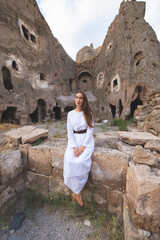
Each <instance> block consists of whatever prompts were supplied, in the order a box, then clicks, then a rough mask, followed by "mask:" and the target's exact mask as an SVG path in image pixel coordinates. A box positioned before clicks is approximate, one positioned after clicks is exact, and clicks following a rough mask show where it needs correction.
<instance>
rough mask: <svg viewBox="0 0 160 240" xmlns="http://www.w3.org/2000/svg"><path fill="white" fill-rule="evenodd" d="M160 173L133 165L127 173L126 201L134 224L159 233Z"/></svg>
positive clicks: (143, 166)
mask: <svg viewBox="0 0 160 240" xmlns="http://www.w3.org/2000/svg"><path fill="white" fill-rule="evenodd" d="M159 193H160V172H159V170H153V169H151V168H150V167H149V166H146V165H137V166H135V165H133V164H130V167H129V168H128V171H127V185H126V199H127V202H128V206H129V210H130V213H131V217H132V220H133V222H134V224H135V225H136V226H137V227H139V228H140V229H143V230H146V231H151V232H159V228H160V222H159V219H160V204H159V203H160V194H159Z"/></svg>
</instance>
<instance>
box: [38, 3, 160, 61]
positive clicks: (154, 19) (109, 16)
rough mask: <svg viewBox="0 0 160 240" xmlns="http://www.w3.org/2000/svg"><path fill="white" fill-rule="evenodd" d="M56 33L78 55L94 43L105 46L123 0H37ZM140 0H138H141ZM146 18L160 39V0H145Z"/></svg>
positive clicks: (64, 44)
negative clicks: (108, 31)
mask: <svg viewBox="0 0 160 240" xmlns="http://www.w3.org/2000/svg"><path fill="white" fill-rule="evenodd" d="M36 1H37V3H38V6H39V8H40V11H41V13H42V14H43V16H44V18H45V20H46V22H47V23H48V25H49V27H50V29H51V31H52V33H53V36H54V37H56V38H57V39H58V41H59V42H60V43H61V44H62V46H63V48H64V49H65V51H66V52H67V54H68V55H69V56H70V57H71V58H72V59H73V60H75V59H76V54H77V52H78V51H79V50H80V49H81V48H82V47H84V46H86V45H87V46H90V44H91V43H93V46H94V48H97V47H98V46H101V45H102V44H103V41H104V39H105V36H106V34H107V30H108V28H109V26H110V25H111V23H112V22H113V20H114V18H115V17H116V15H117V14H118V11H119V7H120V4H121V2H122V0H36ZM137 1H138V0H137ZM145 2H146V14H145V20H146V21H147V22H148V23H149V24H150V25H151V26H152V28H153V29H154V31H155V32H156V34H157V37H158V40H159V41H160V14H159V12H160V0H145Z"/></svg>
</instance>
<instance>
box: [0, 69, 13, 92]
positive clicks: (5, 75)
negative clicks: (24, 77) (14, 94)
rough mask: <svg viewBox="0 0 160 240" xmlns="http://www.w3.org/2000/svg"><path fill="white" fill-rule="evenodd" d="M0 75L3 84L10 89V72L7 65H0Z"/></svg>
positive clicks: (11, 87) (11, 85)
mask: <svg viewBox="0 0 160 240" xmlns="http://www.w3.org/2000/svg"><path fill="white" fill-rule="evenodd" d="M2 77H3V85H4V87H5V88H6V89H7V90H8V91H11V90H12V89H13V84H12V79H11V73H10V71H9V69H8V68H7V67H2Z"/></svg>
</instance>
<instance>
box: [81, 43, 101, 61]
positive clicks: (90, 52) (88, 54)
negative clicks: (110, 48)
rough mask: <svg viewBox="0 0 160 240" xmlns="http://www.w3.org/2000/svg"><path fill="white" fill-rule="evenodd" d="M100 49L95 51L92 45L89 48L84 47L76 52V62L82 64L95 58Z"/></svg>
mask: <svg viewBox="0 0 160 240" xmlns="http://www.w3.org/2000/svg"><path fill="white" fill-rule="evenodd" d="M99 51H100V47H99V48H97V49H94V47H93V44H91V45H90V46H85V47H83V48H82V49H81V50H79V51H78V53H77V55H76V62H78V63H80V62H84V61H86V60H90V59H92V58H94V57H96V56H97V55H98V54H99Z"/></svg>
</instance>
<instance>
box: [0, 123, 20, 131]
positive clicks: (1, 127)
mask: <svg viewBox="0 0 160 240" xmlns="http://www.w3.org/2000/svg"><path fill="white" fill-rule="evenodd" d="M18 127H19V126H18V125H14V124H11V123H0V131H4V130H10V129H12V128H18Z"/></svg>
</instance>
